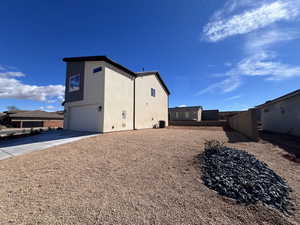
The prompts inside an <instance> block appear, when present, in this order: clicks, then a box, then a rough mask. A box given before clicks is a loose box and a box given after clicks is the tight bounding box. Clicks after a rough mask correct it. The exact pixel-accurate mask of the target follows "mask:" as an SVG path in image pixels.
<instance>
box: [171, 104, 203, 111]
mask: <svg viewBox="0 0 300 225" xmlns="http://www.w3.org/2000/svg"><path fill="white" fill-rule="evenodd" d="M169 109H170V110H174V109H203V108H202V106H200V105H199V106H184V107H173V108H169Z"/></svg>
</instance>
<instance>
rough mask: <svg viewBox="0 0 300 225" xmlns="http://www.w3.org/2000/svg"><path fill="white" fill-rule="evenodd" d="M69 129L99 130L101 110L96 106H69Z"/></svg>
mask: <svg viewBox="0 0 300 225" xmlns="http://www.w3.org/2000/svg"><path fill="white" fill-rule="evenodd" d="M69 116H70V120H69V129H70V130H78V131H94V132H101V131H102V130H100V127H102V126H101V120H100V116H101V112H99V111H98V106H76V107H71V108H70V115H69Z"/></svg>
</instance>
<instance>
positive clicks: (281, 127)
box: [261, 96, 300, 136]
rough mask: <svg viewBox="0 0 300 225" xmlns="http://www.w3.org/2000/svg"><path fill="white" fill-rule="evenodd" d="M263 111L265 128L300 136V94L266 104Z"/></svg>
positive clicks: (262, 116)
mask: <svg viewBox="0 0 300 225" xmlns="http://www.w3.org/2000/svg"><path fill="white" fill-rule="evenodd" d="M261 113H262V115H261V118H262V126H263V130H267V131H273V132H278V133H287V134H292V135H296V136H300V96H295V97H292V98H289V99H286V100H284V101H280V102H277V103H274V104H270V105H268V106H265V107H264V108H263V109H262V110H261Z"/></svg>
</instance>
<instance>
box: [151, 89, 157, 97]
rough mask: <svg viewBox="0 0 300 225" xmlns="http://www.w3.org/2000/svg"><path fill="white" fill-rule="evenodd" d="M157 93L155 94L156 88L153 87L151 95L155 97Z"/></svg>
mask: <svg viewBox="0 0 300 225" xmlns="http://www.w3.org/2000/svg"><path fill="white" fill-rule="evenodd" d="M155 95H156V94H155V89H154V88H151V96H152V97H155Z"/></svg>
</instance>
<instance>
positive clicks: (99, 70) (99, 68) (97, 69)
mask: <svg viewBox="0 0 300 225" xmlns="http://www.w3.org/2000/svg"><path fill="white" fill-rule="evenodd" d="M101 71H102V67H101V66H99V67H96V68H94V69H93V73H98V72H101Z"/></svg>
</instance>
